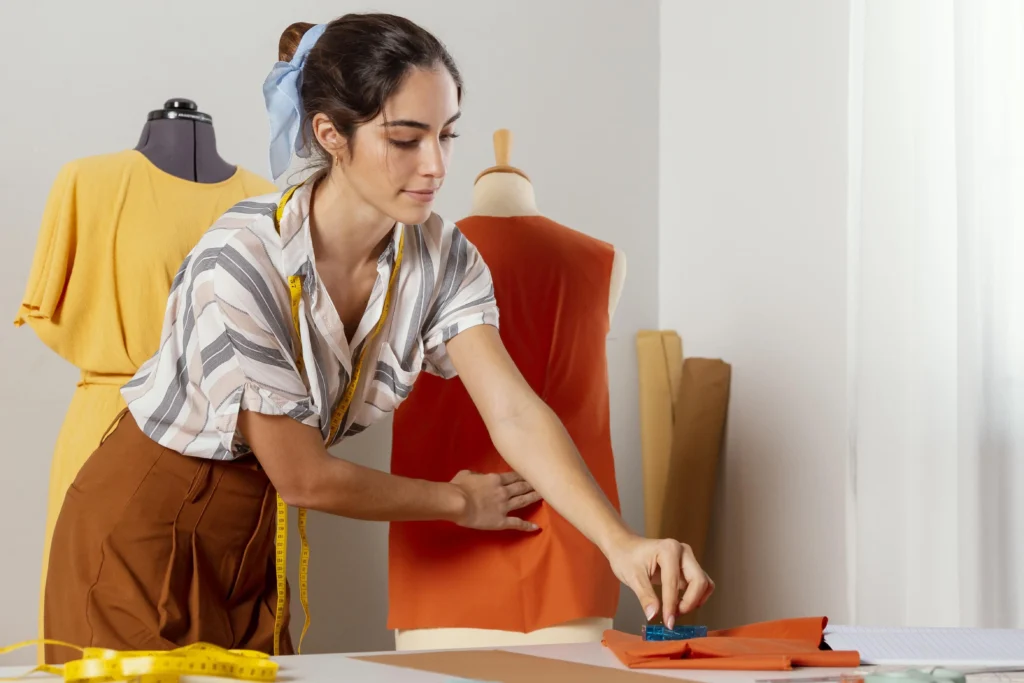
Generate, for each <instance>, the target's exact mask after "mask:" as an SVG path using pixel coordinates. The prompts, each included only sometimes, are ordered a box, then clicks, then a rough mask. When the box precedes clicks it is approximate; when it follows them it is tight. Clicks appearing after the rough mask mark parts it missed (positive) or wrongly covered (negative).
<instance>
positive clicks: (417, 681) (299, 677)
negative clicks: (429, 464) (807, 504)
mask: <svg viewBox="0 0 1024 683" xmlns="http://www.w3.org/2000/svg"><path fill="white" fill-rule="evenodd" d="M492 649H494V648H492ZM497 649H502V650H506V651H508V652H520V653H523V654H528V655H536V656H538V657H548V658H550V659H561V660H564V661H569V662H579V663H581V664H591V665H594V666H605V667H611V668H615V669H625V668H626V667H625V666H623V665H622V664H621V663H620V662H619V660H617V659H616V658H615V655H613V654H612V653H611V651H609V650H608V649H606V648H605V647H603V646H602V645H601V644H600V643H573V644H567V645H532V646H527V647H506V648H497ZM390 654H397V653H394V652H353V653H347V654H325V655H299V656H292V657H276V658H275V661H277V662H278V663H280V665H281V668H280V670H279V671H278V680H279V681H281V682H282V683H300V682H302V683H338V682H339V681H342V680H344V681H352V682H353V683H354V682H356V681H372V682H373V683H445V682H446V681H451V680H452V677H451V676H448V675H443V674H434V673H427V672H422V671H414V670H412V669H404V668H400V667H392V666H384V665H381V664H376V663H372V662H361V661H359V660H357V659H353V657H362V656H368V655H390ZM29 668H30V667H0V678H7V677H10V676H17V675H19V674H21V673H23V672H25V671H27V670H28V669H29ZM843 671H847V669H808V668H805V669H796V670H794V671H703V670H676V671H672V670H668V669H662V670H653V671H651V670H645V671H642V672H639V673H644V674H648V675H651V676H662V677H668V678H670V679H672V678H674V679H689V680H691V681H700V683H753V681H754V680H755V679H758V678H794V679H799V678H806V677H813V676H822V675H834V674H838V673H842V672H843ZM24 680H30V681H37V680H38V681H48V680H59V679H57V678H55V677H51V676H45V675H42V674H36V675H33V676H32V677H31V678H27V679H24ZM183 680H189V681H191V680H195V681H199V680H203V681H223V680H224V679H214V678H205V677H202V678H201V677H198V676H197V677H189V678H188V679H183ZM652 683H653V681H652Z"/></svg>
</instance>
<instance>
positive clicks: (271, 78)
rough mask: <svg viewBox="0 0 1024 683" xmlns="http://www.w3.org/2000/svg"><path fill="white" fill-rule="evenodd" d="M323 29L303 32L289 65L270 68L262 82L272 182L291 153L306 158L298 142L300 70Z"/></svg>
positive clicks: (306, 151) (305, 148)
mask: <svg viewBox="0 0 1024 683" xmlns="http://www.w3.org/2000/svg"><path fill="white" fill-rule="evenodd" d="M326 28H327V24H317V25H316V26H314V27H313V28H311V29H309V30H308V31H306V33H305V34H304V35H303V36H302V40H301V41H299V46H298V47H297V48H296V49H295V54H294V55H293V56H292V58H291V61H287V62H277V63H276V64H274V68H273V69H271V71H270V75H268V76H267V79H266V80H265V81H264V82H263V99H264V100H265V101H266V103H267V114H268V115H269V117H270V172H271V174H272V175H273V176H274V180H275V181H276V180H277V179H278V178H279V177H281V174H282V173H284V172H285V171H286V170H287V169H288V164H289V163H290V162H291V158H292V153H293V152H294V153H295V154H296V155H297V156H299V157H300V158H303V159H305V158H307V157H309V147H308V146H307V145H305V144H304V143H303V140H302V123H303V122H302V120H303V117H304V115H305V112H304V111H303V110H302V98H301V97H300V95H299V93H300V88H301V87H302V67H303V66H304V65H305V63H306V55H308V54H309V51H310V49H312V47H313V46H314V45H315V44H316V41H317V40H319V39H320V36H322V35H323V33H324V30H325V29H326Z"/></svg>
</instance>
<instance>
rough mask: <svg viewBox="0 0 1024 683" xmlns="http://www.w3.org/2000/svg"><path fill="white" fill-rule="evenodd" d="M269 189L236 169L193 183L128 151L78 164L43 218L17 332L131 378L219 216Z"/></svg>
mask: <svg viewBox="0 0 1024 683" xmlns="http://www.w3.org/2000/svg"><path fill="white" fill-rule="evenodd" d="M275 191H277V188H276V187H275V186H274V185H273V183H271V182H270V181H269V180H266V179H264V178H261V177H260V176H258V175H256V174H254V173H252V172H250V171H247V170H245V169H243V168H241V167H239V168H237V169H236V171H235V173H234V175H232V176H231V177H230V178H228V179H227V180H224V181H222V182H219V183H196V182H192V181H188V180H183V179H181V178H178V177H176V176H173V175H171V174H169V173H166V172H165V171H162V170H160V169H159V168H157V167H156V166H154V165H153V164H152V162H150V161H149V159H147V158H146V157H145V156H144V155H143V154H142V153H141V152H137V151H135V150H126V151H122V152H116V153H112V154H103V155H98V156H92V157H86V158H83V159H77V160H75V161H72V162H70V163H68V164H67V165H65V166H64V167H63V168H62V169H61V170H60V173H59V174H58V176H57V180H56V182H55V183H54V185H53V187H52V189H51V191H50V196H49V198H48V200H47V203H46V209H45V211H44V213H43V220H42V225H41V227H40V229H39V238H38V241H37V244H36V252H35V257H34V259H33V261H32V270H31V273H30V275H29V279H28V285H27V287H26V288H25V297H24V299H23V301H22V304H21V307H20V308H19V310H18V316H17V319H16V320H15V325H22V324H24V323H26V322H27V323H28V324H29V325H30V326H31V327H32V329H33V330H34V331H35V332H36V334H37V335H38V336H39V338H40V339H41V340H42V341H43V342H44V343H45V344H46V345H47V346H49V347H50V348H51V349H53V350H54V351H55V352H56V353H58V354H59V355H60V356H62V357H63V358H65V359H66V360H68V361H69V362H71V363H72V364H73V365H75V366H77V367H79V368H81V369H82V370H83V371H86V372H91V373H96V374H116V375H122V374H124V375H131V374H133V373H134V372H135V371H136V370H137V369H138V367H139V365H141V364H142V363H143V362H144V361H146V359H148V358H149V357H150V356H151V355H153V354H154V353H155V352H156V350H157V347H158V346H159V344H160V330H161V328H162V322H163V315H164V309H165V308H166V305H167V297H168V295H169V294H170V286H171V281H172V280H173V279H174V276H175V274H176V273H177V270H178V267H179V266H180V265H181V262H182V261H183V260H184V258H185V256H186V255H187V254H188V252H189V251H190V250H191V249H192V247H193V246H195V244H196V242H198V241H199V238H200V236H201V235H202V234H203V233H204V232H206V230H207V229H208V228H209V227H210V226H211V225H213V223H214V222H215V221H216V220H217V218H219V217H220V215H221V214H223V213H224V212H225V211H227V209H229V208H231V207H232V206H233V205H234V204H236V203H237V202H239V201H241V200H243V199H247V198H250V197H254V196H258V195H263V194H267V193H271V192H275Z"/></svg>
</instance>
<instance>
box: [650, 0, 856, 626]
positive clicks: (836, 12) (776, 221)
mask: <svg viewBox="0 0 1024 683" xmlns="http://www.w3.org/2000/svg"><path fill="white" fill-rule="evenodd" d="M848 12H849V7H848V3H847V2H846V1H845V0H834V1H832V2H821V1H820V0H773V2H753V1H743V0H716V1H715V2H706V1H701V0H664V2H663V3H662V17H661V50H662V64H661V121H660V131H661V132H660V135H661V146H660V168H661V171H660V186H661V193H660V215H659V225H660V245H659V250H660V260H659V273H660V275H659V301H660V305H659V323H660V325H661V327H662V328H671V329H675V330H677V331H679V333H680V334H681V335H682V337H683V345H684V353H685V354H686V355H688V356H711V357H720V358H724V359H725V360H727V361H728V362H730V363H732V366H733V384H732V399H731V406H730V413H729V425H728V430H727V446H726V452H725V455H724V463H723V470H722V486H721V487H720V489H719V492H720V495H719V497H718V500H717V509H716V520H715V526H714V530H713V540H712V546H713V547H712V549H711V561H710V564H709V567H710V570H711V571H712V572H713V574H712V575H713V576H714V578H715V579H716V581H717V583H718V587H719V591H718V593H717V594H716V597H715V598H714V599H713V600H712V601H711V602H710V603H709V608H710V609H709V611H708V615H707V616H706V619H707V620H710V621H712V622H714V623H718V624H736V623H742V622H747V621H754V620H760V619H774V618H779V617H783V616H787V615H807V614H823V615H827V616H829V617H830V618H831V619H832V620H833V621H842V620H843V619H845V617H846V612H847V609H846V603H845V563H844V544H845V540H844V539H845V529H844V525H845V521H844V520H845V518H844V498H843V496H844V477H845V472H844V467H845V447H846V444H845V434H846V270H845V268H846V230H845V217H846V201H845V192H846V142H845V140H846V106H847V89H846V86H847V80H848V79H847V61H848V60H847V45H848V36H847V31H848V26H849V19H848Z"/></svg>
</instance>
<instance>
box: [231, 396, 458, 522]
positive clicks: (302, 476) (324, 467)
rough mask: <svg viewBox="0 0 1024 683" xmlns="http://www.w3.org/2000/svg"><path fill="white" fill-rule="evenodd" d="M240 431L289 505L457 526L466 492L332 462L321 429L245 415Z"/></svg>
mask: <svg viewBox="0 0 1024 683" xmlns="http://www.w3.org/2000/svg"><path fill="white" fill-rule="evenodd" d="M238 427H239V429H240V430H241V432H242V434H243V436H244V437H245V439H246V441H247V442H248V444H249V445H250V446H251V447H252V449H253V452H254V453H255V454H256V457H257V459H258V460H259V461H260V464H262V465H263V469H264V470H265V471H266V473H267V476H268V477H269V478H270V481H271V483H272V484H273V485H274V487H275V488H276V489H277V492H278V493H279V494H280V495H281V498H282V499H284V501H285V502H286V503H288V504H289V505H293V506H295V507H303V508H309V509H311V510H319V511H321V512H328V513H331V514H335V515H341V516H343V517H352V518H355V519H364V520H375V521H391V520H394V521H398V520H447V521H458V520H460V519H461V517H462V515H463V512H464V510H465V508H466V504H467V502H466V495H465V491H463V490H462V489H460V488H459V487H458V486H456V485H455V484H451V483H445V482H433V481H423V480H421V479H409V478H406V477H399V476H396V475H393V474H388V473H386V472H381V471H379V470H375V469H371V468H369V467H363V466H361V465H356V464H354V463H351V462H348V461H346V460H342V459H340V458H335V457H333V456H332V455H331V454H330V453H328V452H327V450H326V449H325V448H324V444H323V441H322V440H321V436H320V430H318V429H315V428H313V427H309V426H306V425H302V424H299V423H298V422H296V421H295V420H292V419H291V418H289V417H285V416H281V415H276V416H268V415H260V414H258V413H253V412H249V411H242V413H241V414H240V415H239V417H238Z"/></svg>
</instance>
